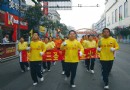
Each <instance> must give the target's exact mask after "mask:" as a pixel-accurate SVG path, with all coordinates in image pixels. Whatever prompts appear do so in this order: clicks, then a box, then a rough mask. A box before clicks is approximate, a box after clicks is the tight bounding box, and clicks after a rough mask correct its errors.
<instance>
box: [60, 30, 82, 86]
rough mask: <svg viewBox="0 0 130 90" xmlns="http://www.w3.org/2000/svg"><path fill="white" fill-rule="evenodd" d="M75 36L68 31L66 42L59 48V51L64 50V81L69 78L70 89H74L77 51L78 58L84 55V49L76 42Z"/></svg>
mask: <svg viewBox="0 0 130 90" xmlns="http://www.w3.org/2000/svg"><path fill="white" fill-rule="evenodd" d="M76 36H77V34H76V32H75V31H74V30H71V31H69V35H68V37H69V38H68V40H65V41H64V42H63V43H62V44H61V47H60V48H61V50H65V60H64V61H65V75H66V77H65V80H67V78H69V77H70V76H71V78H70V85H71V87H76V85H75V83H74V79H75V76H76V71H77V66H78V62H79V57H78V51H79V50H80V53H79V55H80V56H82V55H83V53H84V48H83V46H82V45H81V43H80V42H79V41H78V40H76Z"/></svg>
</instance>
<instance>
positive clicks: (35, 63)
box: [29, 33, 46, 85]
mask: <svg viewBox="0 0 130 90" xmlns="http://www.w3.org/2000/svg"><path fill="white" fill-rule="evenodd" d="M45 51H46V48H45V44H44V43H43V42H42V41H40V38H39V36H38V33H34V34H33V37H32V41H31V43H30V59H29V60H30V68H31V77H32V79H33V81H34V83H33V85H37V83H38V79H37V76H38V77H39V78H40V80H41V81H43V80H44V78H43V76H42V75H41V62H42V56H43V54H44V53H45Z"/></svg>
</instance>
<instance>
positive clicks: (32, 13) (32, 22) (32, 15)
mask: <svg viewBox="0 0 130 90" xmlns="http://www.w3.org/2000/svg"><path fill="white" fill-rule="evenodd" d="M41 17H42V11H41V7H40V6H38V5H35V6H33V7H29V8H28V10H27V11H25V20H26V21H27V22H28V26H29V30H30V29H32V28H33V27H35V26H37V25H38V24H39V20H40V18H41Z"/></svg>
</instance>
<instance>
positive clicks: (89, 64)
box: [84, 34, 97, 74]
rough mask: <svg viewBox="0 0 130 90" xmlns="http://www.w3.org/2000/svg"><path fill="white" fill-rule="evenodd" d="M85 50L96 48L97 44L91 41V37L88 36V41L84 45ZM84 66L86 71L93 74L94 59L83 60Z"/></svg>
mask: <svg viewBox="0 0 130 90" xmlns="http://www.w3.org/2000/svg"><path fill="white" fill-rule="evenodd" d="M84 46H85V48H86V49H89V48H90V49H91V48H96V47H97V44H96V41H95V40H94V39H93V35H92V34H91V35H88V41H86V42H85V44H84ZM85 65H86V68H87V71H89V70H90V71H91V73H92V74H94V65H95V58H94V57H93V58H90V59H86V60H85Z"/></svg>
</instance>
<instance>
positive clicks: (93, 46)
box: [86, 40, 97, 48]
mask: <svg viewBox="0 0 130 90" xmlns="http://www.w3.org/2000/svg"><path fill="white" fill-rule="evenodd" d="M86 46H87V48H96V47H97V44H96V41H95V40H92V41H87V42H86Z"/></svg>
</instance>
